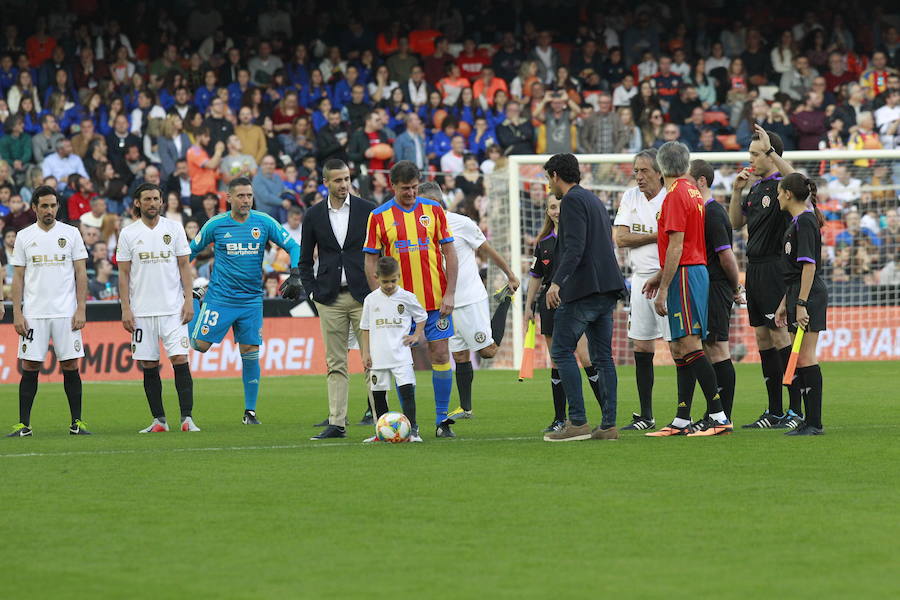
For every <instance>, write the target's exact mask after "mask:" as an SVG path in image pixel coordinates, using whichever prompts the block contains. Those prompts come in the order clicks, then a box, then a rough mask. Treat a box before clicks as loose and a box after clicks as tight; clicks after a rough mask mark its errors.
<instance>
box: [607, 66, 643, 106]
mask: <svg viewBox="0 0 900 600" xmlns="http://www.w3.org/2000/svg"><path fill="white" fill-rule="evenodd" d="M637 93H638V89H637V86H636V85H634V75H632V74H631V73H628V74H627V75H625V77H623V78H622V85H620V86H619V87H617V88H616V89H615V90H614V91H613V97H612V101H613V108H623V107H626V106H631V99H632V98H634V97H635V96H637Z"/></svg>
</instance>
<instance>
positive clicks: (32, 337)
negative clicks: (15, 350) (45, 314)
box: [22, 329, 34, 342]
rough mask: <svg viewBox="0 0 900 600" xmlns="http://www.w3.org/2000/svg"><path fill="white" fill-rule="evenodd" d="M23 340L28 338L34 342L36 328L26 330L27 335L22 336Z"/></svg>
mask: <svg viewBox="0 0 900 600" xmlns="http://www.w3.org/2000/svg"><path fill="white" fill-rule="evenodd" d="M22 340H23V341H26V340H27V341H29V342H33V341H34V329H29V330H28V331H26V332H25V335H23V336H22Z"/></svg>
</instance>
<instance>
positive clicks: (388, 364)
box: [359, 286, 428, 369]
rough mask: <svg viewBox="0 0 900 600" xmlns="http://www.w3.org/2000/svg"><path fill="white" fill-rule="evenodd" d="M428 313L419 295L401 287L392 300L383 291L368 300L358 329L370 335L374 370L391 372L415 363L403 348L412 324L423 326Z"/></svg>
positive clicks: (367, 297) (375, 292)
mask: <svg viewBox="0 0 900 600" xmlns="http://www.w3.org/2000/svg"><path fill="white" fill-rule="evenodd" d="M427 318H428V313H426V312H425V309H424V308H422V305H421V304H419V301H418V299H416V295H415V294H413V293H412V292H407V291H406V290H404V289H403V288H401V287H399V286H398V287H397V290H396V291H395V292H394V293H393V294H391V295H390V296H386V295H385V293H384V292H382V291H381V288H378V289H377V290H375V291H374V292H372V293H370V294H369V295H368V296H366V299H365V301H364V302H363V311H362V318H361V319H360V320H359V328H360V329H365V330H367V331H368V332H369V352H370V354H371V355H372V369H391V368H394V367H400V366H403V365H408V364H411V363H412V352H411V351H410V349H409V347H408V346H404V345H403V336H404V335H409V332H410V331H411V330H412V324H413V322H416V323H421V322H422V321H425V320H426V319H427Z"/></svg>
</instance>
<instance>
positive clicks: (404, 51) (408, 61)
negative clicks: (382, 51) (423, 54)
mask: <svg viewBox="0 0 900 600" xmlns="http://www.w3.org/2000/svg"><path fill="white" fill-rule="evenodd" d="M385 64H386V65H387V68H388V71H389V75H390V77H389V78H390V79H391V80H393V81H396V82H397V83H399V84H400V85H401V86H405V85H406V82H407V81H409V77H410V73H411V71H412V68H413V67H415V66H418V64H419V58H418V57H417V56H416V55H415V54H412V53H411V52H410V50H409V38H407V37H406V36H403V37H401V38H400V39H399V40H398V44H397V52H395V53H394V54H392V55H391V56H390V57H389V58H388V59H387V61H386V62H385Z"/></svg>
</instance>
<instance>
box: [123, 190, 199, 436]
mask: <svg viewBox="0 0 900 600" xmlns="http://www.w3.org/2000/svg"><path fill="white" fill-rule="evenodd" d="M134 206H135V208H136V209H137V210H138V212H139V213H140V218H139V219H138V220H136V221H135V222H134V223H132V224H131V225H129V226H128V227H125V228H124V229H123V230H122V233H121V234H120V235H119V244H118V246H117V248H116V258H117V259H118V263H119V297H120V298H121V302H122V326H123V327H124V328H125V330H126V331H128V332H129V333H130V334H131V350H132V354H133V356H134V359H135V360H136V361H138V364H139V366H140V367H141V369H142V370H143V372H144V393H145V394H146V395H147V402H148V403H149V405H150V413H151V414H152V415H153V422H152V423H151V424H150V426H149V427H147V428H146V429H142V430H141V431H140V432H139V433H160V432H164V431H168V430H169V425H168V423H167V422H166V413H165V410H164V409H163V401H162V380H161V379H160V377H159V359H160V353H159V343H160V342H162V344H163V346H164V347H165V349H166V354H167V355H168V356H169V360H170V361H171V362H172V369H173V370H174V371H175V390H176V391H177V392H178V404H179V407H180V409H181V430H182V431H200V428H199V427H197V426H196V425H195V424H194V420H193V418H192V416H191V410H192V408H193V405H194V382H193V379H192V378H191V370H190V365H189V364H188V348H189V347H190V341H189V339H188V326H187V324H188V323H189V322H190V321H191V319H192V318H193V316H194V306H193V297H192V296H193V283H194V279H193V276H192V274H191V265H190V262H189V260H188V259H189V257H190V254H191V248H190V246H189V245H188V241H187V236H186V235H185V232H184V227H183V226H182V225H181V223H178V222H176V221H172V220H170V219H166V218H165V217H161V216H160V214H159V213H160V211H161V210H162V194H161V191H160V188H159V187H158V186H156V185H153V184H152V183H143V184H141V185H140V186H138V188H137V190H135V192H134Z"/></svg>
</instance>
